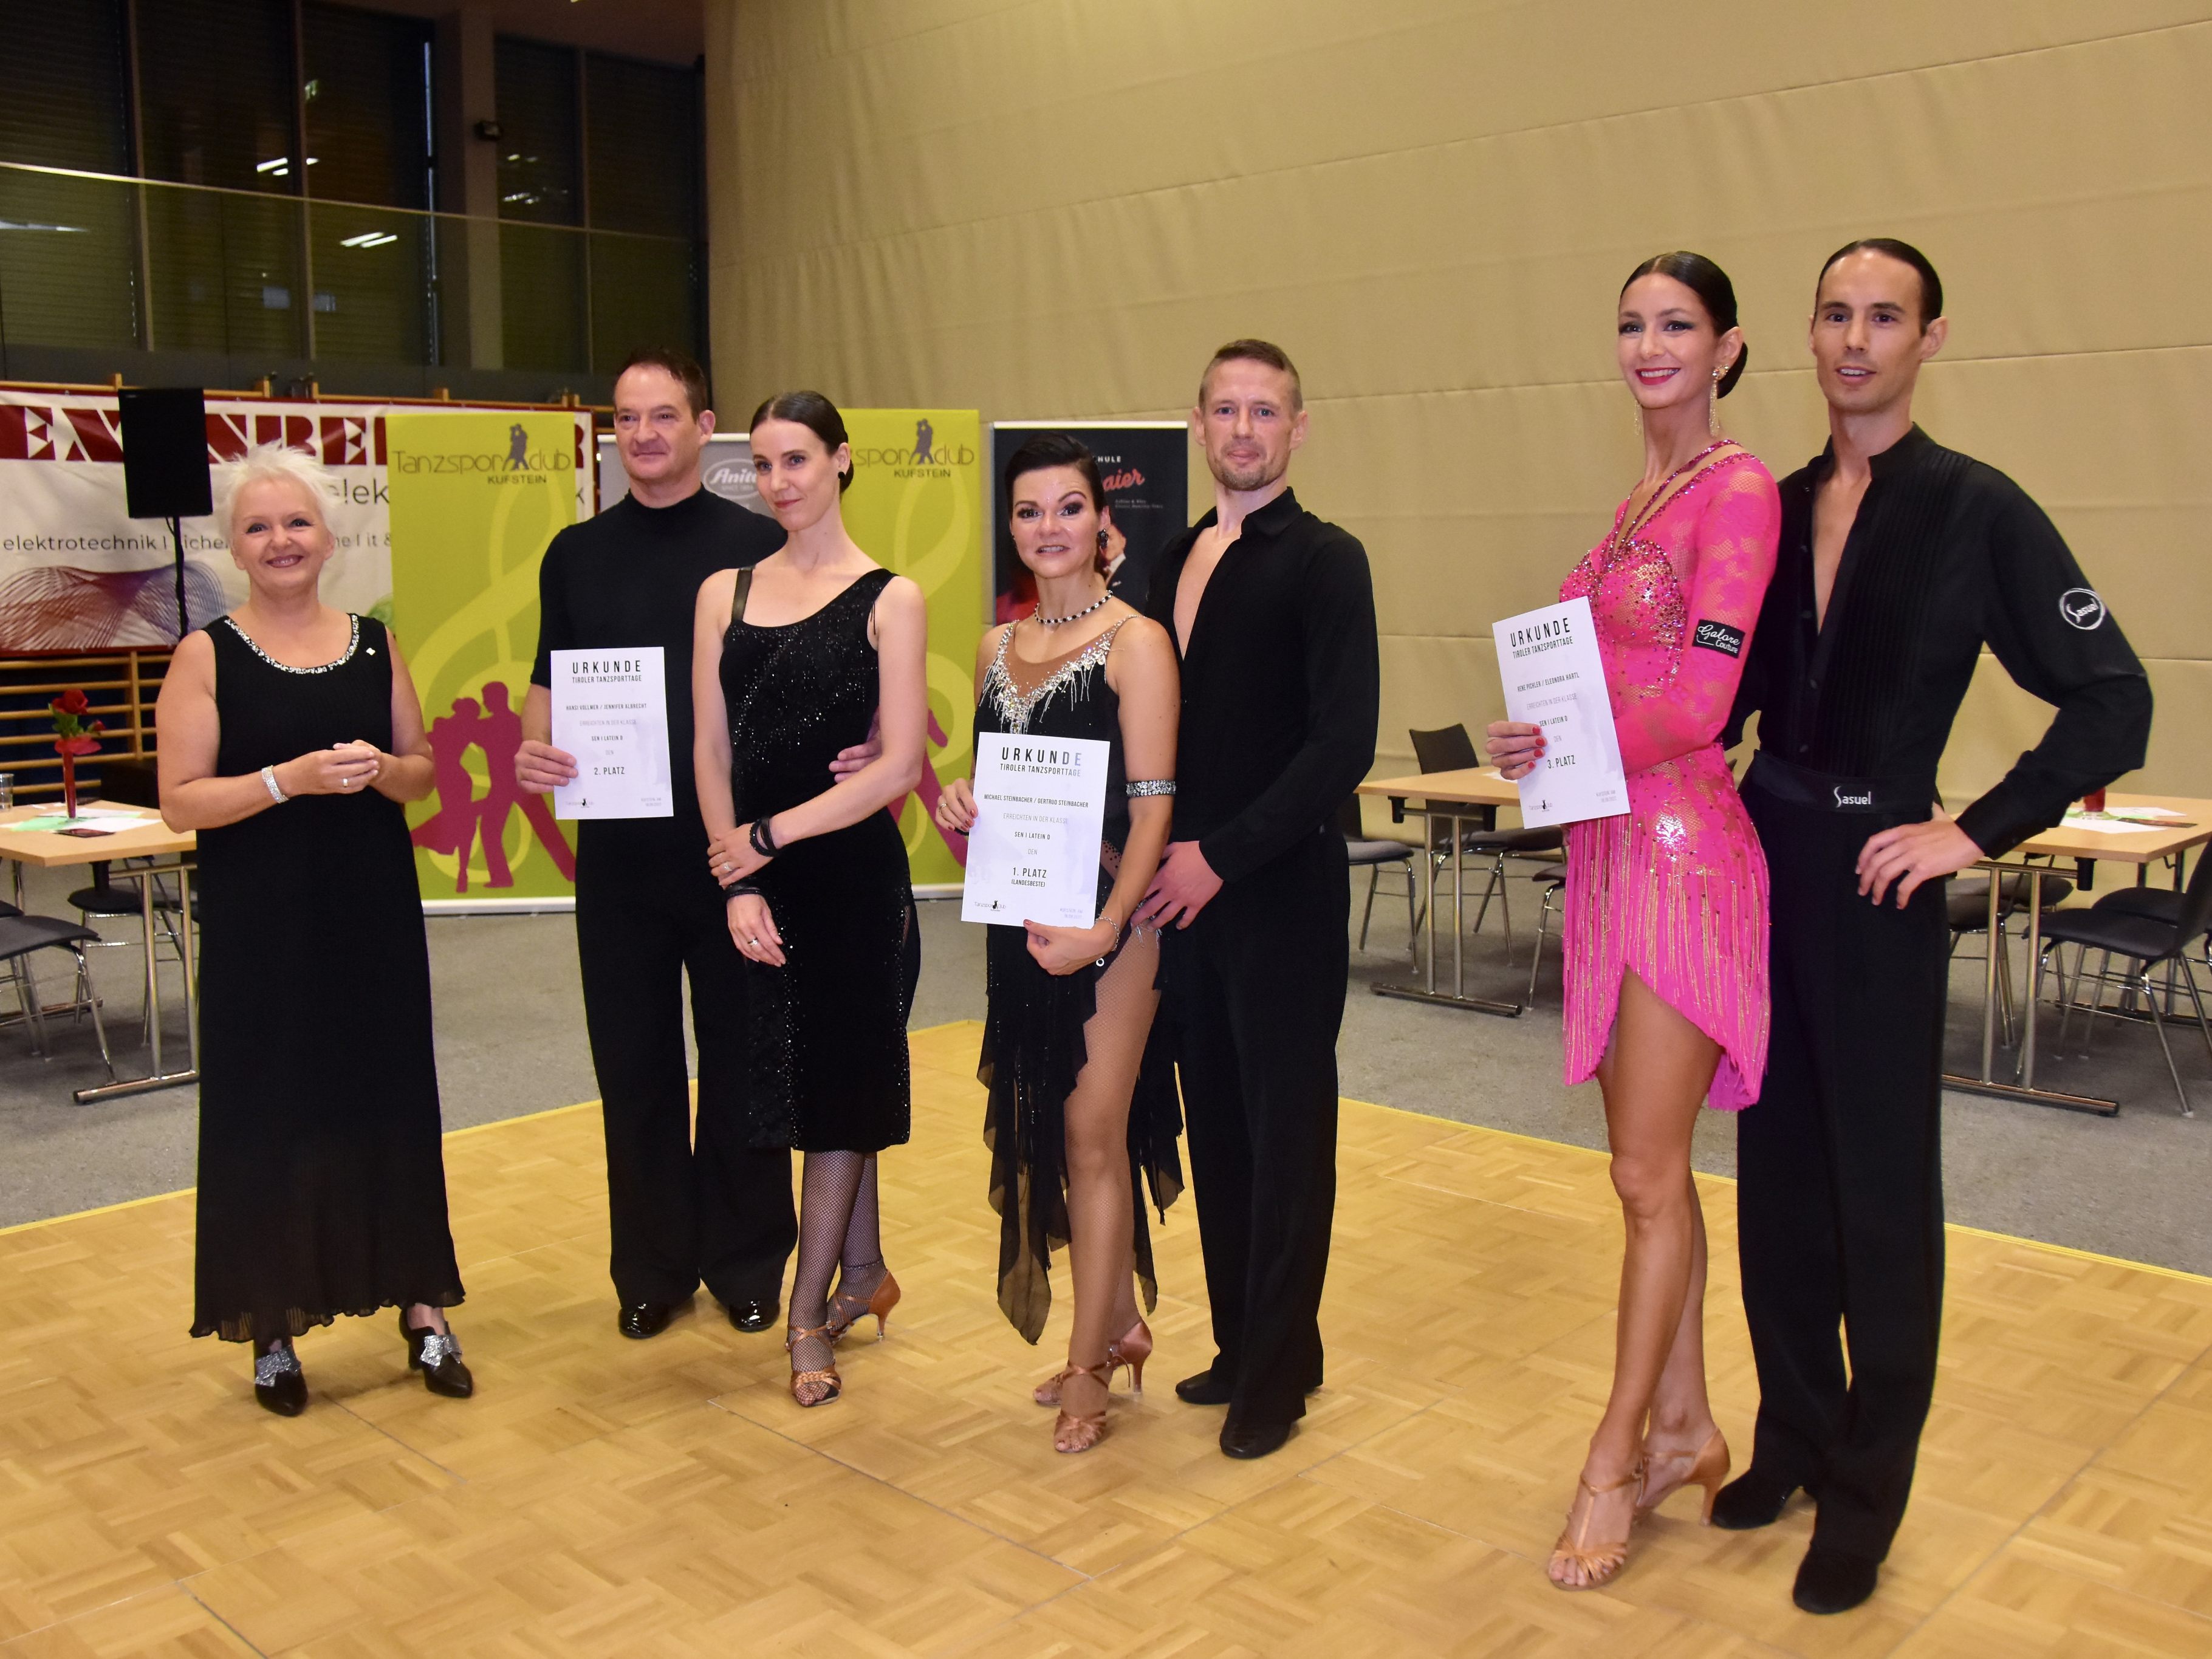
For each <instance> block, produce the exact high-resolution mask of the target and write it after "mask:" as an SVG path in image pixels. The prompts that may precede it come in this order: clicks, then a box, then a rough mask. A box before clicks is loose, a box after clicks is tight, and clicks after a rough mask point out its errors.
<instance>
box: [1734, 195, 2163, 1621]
mask: <svg viewBox="0 0 2212 1659" xmlns="http://www.w3.org/2000/svg"><path fill="white" fill-rule="evenodd" d="M1947 329H1948V325H1947V324H1946V322H1945V321H1944V319H1943V317H1942V285H1941V283H1939V282H1938V281H1937V279H1936V273H1935V271H1934V270H1933V269H1932V268H1931V267H1930V266H1929V264H1928V262H1927V260H1926V258H1924V257H1923V256H1922V255H1921V254H1920V253H1919V252H1918V251H1917V250H1916V249H1913V248H1911V247H1910V246H1906V245H1905V244H1904V243H1901V242H1893V241H1890V240H1887V239H1881V240H1873V241H1869V242H1858V243H1854V244H1852V245H1851V246H1849V247H1847V248H1844V250H1842V251H1841V252H1838V253H1837V254H1836V255H1835V256H1834V257H1833V258H1831V259H1830V260H1829V262H1828V264H1827V265H1826V267H1825V268H1824V269H1823V270H1822V272H1821V276H1820V284H1819V289H1818V291H1817V293H1816V295H1815V297H1814V312H1813V320H1812V345H1813V356H1814V365H1815V367H1816V368H1817V369H1818V371H1819V378H1820V389H1821V392H1823V394H1824V395H1825V396H1826V398H1827V402H1828V428H1829V434H1830V441H1829V444H1828V447H1827V448H1826V451H1824V452H1823V453H1821V454H1820V457H1819V458H1818V459H1815V460H1814V461H1813V463H1812V464H1811V465H1808V466H1807V467H1805V468H1803V469H1802V471H1798V472H1796V473H1794V474H1792V475H1791V476H1790V477H1789V478H1788V479H1786V480H1785V481H1784V483H1783V484H1782V534H1781V542H1780V547H1779V556H1778V561H1777V564H1776V568H1775V574H1774V580H1773V583H1772V585H1771V586H1770V587H1769V588H1768V589H1767V592H1766V599H1765V605H1764V606H1763V608H1762V609H1761V611H1760V613H1759V626H1758V629H1757V630H1756V632H1755V633H1754V635H1753V642H1752V646H1751V650H1750V653H1749V655H1748V657H1747V659H1746V664H1745V671H1744V676H1743V681H1742V687H1741V691H1740V692H1739V694H1738V696H1737V701H1736V707H1735V717H1734V720H1732V722H1731V729H1730V731H1729V733H1728V735H1727V737H1726V738H1725V739H1724V740H1725V741H1727V742H1728V743H1730V744H1734V743H1735V742H1736V741H1737V740H1738V739H1740V738H1741V735H1742V730H1743V722H1744V720H1746V718H1747V717H1748V716H1749V715H1750V714H1752V713H1753V712H1754V711H1756V712H1757V713H1758V714H1759V753H1758V755H1757V757H1755V758H1754V759H1753V763H1752V765H1751V769H1750V771H1749V773H1748V774H1747V776H1746V778H1745V780H1744V789H1743V799H1744V804H1745V805H1746V807H1747V809H1748V810H1749V811H1750V813H1751V817H1752V819H1753V823H1756V824H1757V826H1758V829H1759V840H1760V842H1761V843H1762V844H1763V845H1764V847H1765V851H1766V861H1767V868H1768V871H1769V872H1770V877H1771V884H1772V944H1771V969H1772V995H1773V1026H1772V1032H1771V1039H1770V1046H1769V1050H1768V1055H1767V1069H1766V1077H1765V1085H1764V1087H1763V1089H1762V1091H1761V1092H1760V1095H1759V1102H1758V1103H1757V1104H1756V1105H1754V1106H1753V1107H1752V1108H1751V1109H1749V1110H1748V1111H1746V1112H1745V1113H1744V1114H1743V1115H1742V1118H1741V1122H1740V1124H1739V1126H1738V1128H1737V1132H1736V1133H1737V1142H1736V1145H1737V1166H1738V1174H1739V1176H1740V1179H1741V1186H1740V1188H1739V1190H1738V1195H1737V1203H1738V1222H1737V1242H1738V1249H1739V1252H1740V1255H1741V1263H1742V1272H1743V1300H1744V1311H1745V1314H1746V1316H1747V1320H1748V1322H1749V1324H1750V1328H1751V1340H1752V1348H1753V1355H1754V1357H1755V1358H1756V1359H1757V1362H1758V1367H1759V1422H1758V1427H1757V1430H1756V1432H1755V1436H1754V1438H1753V1451H1752V1462H1751V1466H1750V1468H1748V1469H1747V1471H1746V1472H1745V1474H1743V1475H1742V1477H1741V1479H1739V1480H1735V1482H1733V1483H1732V1484H1731V1485H1729V1486H1728V1487H1727V1488H1725V1489H1724V1490H1723V1492H1721V1494H1720V1500H1719V1503H1718V1504H1717V1507H1716V1508H1715V1510H1714V1514H1713V1519H1714V1520H1715V1521H1716V1522H1717V1523H1718V1524H1720V1525H1722V1526H1724V1527H1731V1528H1748V1527H1758V1526H1764V1525H1765V1524H1767V1523H1768V1522H1771V1521H1772V1520H1774V1519H1775V1518H1776V1517H1777V1516H1779V1515H1780V1514H1781V1512H1782V1509H1783V1506H1784V1504H1787V1503H1788V1501H1789V1498H1790V1493H1791V1492H1793V1491H1795V1490H1796V1489H1797V1488H1798V1487H1800V1486H1802V1487H1803V1488H1805V1490H1806V1491H1807V1492H1808V1493H1810V1494H1812V1495H1813V1496H1814V1498H1815V1500H1816V1502H1817V1503H1818V1504H1819V1506H1820V1512H1819V1516H1818V1517H1817V1519H1816V1520H1815V1522H1814V1528H1813V1543H1812V1547H1811V1548H1810V1549H1809V1550H1808V1552H1807V1553H1806V1556H1805V1559H1804V1561H1803V1563H1802V1565H1800V1567H1799V1569H1798V1572H1797V1582H1796V1590H1795V1599H1796V1602H1797V1605H1798V1606H1799V1607H1803V1608H1804V1609H1805V1610H1806V1611H1808V1612H1809V1613H1837V1612H1841V1611H1842V1610H1844V1608H1846V1607H1856V1606H1857V1604H1858V1603H1860V1602H1861V1601H1864V1600H1865V1599H1866V1598H1867V1597H1868V1596H1869V1595H1871V1594H1872V1593H1873V1591H1874V1587H1875V1577H1876V1576H1877V1568H1878V1566H1879V1565H1880V1563H1881V1560H1882V1559H1883V1558H1884V1557H1885V1556H1886V1555H1887V1553H1888V1550H1889V1545H1890V1541H1891V1539H1892V1538H1893V1536H1894V1535H1895V1533H1896V1531H1897V1527H1898V1523H1899V1521H1900V1520H1901V1519H1902V1518H1903V1516H1904V1513H1905V1499H1906V1496H1907V1494H1908V1492H1910V1490H1911V1483H1912V1468H1913V1462H1914V1459H1915V1455H1916V1454H1917V1449H1918V1445H1919V1439H1920V1431H1921V1428H1922V1425H1923V1423H1924V1422H1925V1421H1926V1419H1927V1415H1928V1407H1929V1397H1930V1395H1932V1394H1933V1392H1934V1389H1935V1382H1936V1344H1937V1338H1938V1334H1939V1331H1940V1328H1941V1321H1942V1293H1943V1190H1942V1157H1941V1150H1940V1146H1939V1135H1938V1131H1939V1127H1940V1121H1941V1114H1942V1086H1941V1082H1940V1079H1941V1074H1942V1050H1943V1011H1944V1000H1945V995H1946V992H1947V990H1948V972H1947V960H1948V946H1949V928H1948V923H1947V920H1946V915H1945V904H1944V885H1943V884H1944V879H1945V878H1947V877H1949V876H1951V875H1953V874H1954V873H1956V872H1959V871H1960V870H1964V869H1966V868H1967V867H1968V866H1971V865H1972V864H1974V863H1975V862H1976V861H1977V860H1981V859H1984V858H1994V857H1997V856H2000V855H2002V854H2004V853H2007V852H2008V851H2010V850H2011V849H2012V848H2015V847H2016V846H2018V845H2019V844H2020V843H2021V842H2022V841H2025V840H2026V839H2027V838H2028V837H2029V836H2032V835H2034V834H2035V833H2036V832H2037V831H2039V830H2041V829H2048V828H2049V827H2050V826H2051V825H2052V824H2054V823H2057V822H2058V820H2059V818H2060V817H2062V816H2063V813H2064V812H2065V810H2066V805H2067V803H2068V802H2069V801H2070V800H2072V799H2075V797H2077V796H2080V795H2082V794H2086V793H2088V792H2089V791H2091V790H2093V789H2096V788H2099V787H2102V786H2103V785H2105V784H2106V783H2107V782H2109V781H2111V780H2112V779H2113V778H2114V777H2116V776H2118V775H2119V774H2121V773H2123V772H2125V771H2128V770H2130V769H2132V768H2135V767H2136V766H2140V765H2141V764H2142V757H2143V748H2144V744H2145V741H2146V739H2147V738H2148V734H2149V731H2150V692H2149V689H2148V684H2147V683H2146V682H2145V679H2144V678H2143V672H2142V665H2140V664H2139V663H2138V662H2137V661H2136V655H2135V653H2134V652H2133V651H2131V650H2130V649H2129V647H2128V643H2127V641H2126V640H2125V639H2124V638H2123V637H2122V636H2121V634H2120V630H2119V627H2118V623H2115V622H2114V621H2113V620H2112V617H2111V615H2110V613H2109V612H2108V611H2107V610H2106V606H2105V605H2104V602H2103V601H2102V600H2101V599H2099V598H2098V597H2097V595H2096V593H2095V592H2094V591H2093V589H2091V587H2090V586H2089V583H2088V580H2087V578H2086V577H2085V576H2083V575H2082V574H2081V567H2080V566H2079V565H2077V564H2076V563H2075V561H2074V556H2073V555H2072V554H2071V553H2070V552H2069V550H2067V547H2066V544H2065V543H2064V542H2063V540H2062V539H2060V538H2059V535H2058V532H2057V530H2056V529H2055V528H2054V527H2053V526H2052V525H2051V521H2050V520H2049V519H2047V518H2045V516H2044V514H2043V513H2042V511H2041V509H2040V508H2039V507H2037V506H2036V505H2035V503H2034V502H2033V501H2031V500H2029V499H2028V497H2027V495H2026V493H2025V492H2023V491H2022V490H2021V488H2020V487H2019V486H2018V485H2017V484H2015V483H2013V482H2012V481H2011V480H2010V479H2009V478H2008V477H2005V476H2004V475H2003V474H2002V473H2001V472H1998V471H1996V470H1995V469H1994V468H1992V467H1989V466H1985V465H1983V464H1982V463H1980V462H1978V461H1975V460H1971V459H1968V458H1967V457H1966V456H1964V455H1960V454H1958V453H1954V452H1953V451H1951V450H1948V449H1945V448H1943V447H1941V446H1940V445H1938V444H1937V443H1936V442H1935V441H1934V440H1932V439H1930V438H1929V436H1928V435H1926V434H1925V433H1923V432H1922V431H1921V430H1920V428H1918V427H1917V426H1915V425H1913V424H1912V412H1911V402H1912V391H1913V386H1914V382H1915V380H1916V379H1917V375H1918V373H1919V368H1920V365H1921V364H1922V363H1923V362H1926V361H1927V360H1928V359H1929V358H1930V357H1932V356H1935V355H1936V351H1937V350H1938V349H1940V348H1941V347H1942V343H1943V339H1944V336H1945V333H1946V331H1947ZM1984 645H1986V646H1987V647H1989V649H1990V651H1991V652H1993V653H1995V654H1996V659H1997V660H1998V661H1999V662H2000V663H2002V665H2003V666H2004V668H2005V670H2006V671H2007V672H2008V673H2009V674H2010V675H2011V676H2012V677H2013V678H2014V679H2015V681H2017V682H2018V683H2019V684H2021V686H2023V687H2025V688H2026V689H2027V690H2029V691H2032V692H2033V693H2034V694H2035V695H2036V696H2039V697H2040V698H2042V699H2043V700H2044V701H2045V702H2049V703H2052V704H2055V705H2056V706H2057V710H2058V713H2057V717H2056V718H2055V719H2054V720H2052V721H2051V726H2050V728H2049V729H2048V730H2047V731H2046V732H2045V733H2044V736H2043V740H2042V741H2041V742H2040V743H2039V744H2037V745H2036V746H2035V748H2034V749H2033V750H2030V751H2029V752H2028V753H2027V754H2025V755H2022V756H2021V757H2020V760H2019V762H2018V763H2017V764H2015V766H2014V767H2013V769H2012V770H2011V771H2010V772H2009V773H2008V774H2007V775H2005V777H2004V778H2003V780H2002V781H2000V782H1999V783H1998V784H1997V785H1996V787H1994V788H1993V789H1991V790H1990V792H1989V793H1986V794H1984V796H1982V798H1981V799H1978V800H1977V801H1975V802H1974V803H1973V804H1972V805H1970V806H1968V807H1967V808H1966V810H1965V811H1962V812H1960V814H1959V815H1958V817H1956V818H1955V819H1954V818H1953V817H1949V816H1948V815H1947V814H1946V813H1945V812H1944V811H1942V808H1941V807H1940V806H1939V805H1936V763H1937V762H1938V761H1939V760H1940V759H1941V758H1942V753H1943V746H1944V744H1945V743H1946V742H1947V741H1948V739H1949V737H1950V734H1951V723H1952V720H1953V719H1954V716H1955V715H1956V714H1957V713H1958V709H1959V704H1960V700H1961V699H1962V698H1963V697H1964V696H1966V686H1967V683H1968V682H1969V681H1970V680H1971V679H1972V677H1973V672H1974V665H1975V662H1976V660H1977V659H1978V656H1979V655H1980V653H1981V650H1982V648H1983V647H1984ZM1992 948H1995V946H1994V942H1993V943H1992ZM1839 1323H1840V1324H1841V1326H1842V1327H1843V1329H1844V1334H1845V1335H1846V1337H1847V1338H1848V1340H1849V1346H1850V1369H1849V1372H1848V1376H1847V1375H1846V1371H1845V1368H1844V1345H1843V1343H1842V1342H1840V1341H1839V1340H1838V1324H1839Z"/></svg>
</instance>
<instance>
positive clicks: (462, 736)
mask: <svg viewBox="0 0 2212 1659" xmlns="http://www.w3.org/2000/svg"><path fill="white" fill-rule="evenodd" d="M471 746H474V747H476V748H477V749H481V750H483V757H484V769H485V772H486V774H487V776H488V781H487V785H486V787H485V790H484V793H483V796H482V797H481V798H479V797H478V796H477V793H476V781H475V780H474V779H473V778H471V776H470V775H469V769H468V752H469V750H470V748H471ZM521 746H522V716H521V715H520V714H519V713H517V712H516V710H515V708H513V704H512V703H511V702H509V700H508V694H507V684H506V682H505V681H503V680H493V681H491V682H490V683H489V684H487V685H486V686H485V687H484V688H483V701H482V702H478V701H477V699H476V698H474V697H456V698H455V699H454V700H453V709H452V712H451V713H449V714H442V715H441V716H440V717H439V718H438V719H436V720H433V721H431V722H430V760H431V763H432V765H433V766H434V767H435V769H436V772H435V775H436V778H437V789H438V810H437V811H435V812H434V813H432V814H431V815H430V816H429V817H427V818H425V819H424V820H423V821H422V823H418V824H416V826H415V828H414V829H413V830H412V831H411V832H410V835H411V837H412V839H413V841H414V842H415V844H416V846H417V847H426V848H429V850H430V851H432V852H434V853H450V854H453V856H454V858H455V859H456V860H457V864H456V867H455V869H454V872H453V890H454V891H455V892H456V893H465V892H467V891H468V890H469V859H470V855H471V848H472V847H474V846H475V845H477V844H478V843H479V842H480V843H481V844H482V846H483V857H484V869H485V881H486V884H487V885H489V886H492V887H512V886H513V885H514V872H513V870H512V869H510V868H509V867H508V866H507V817H508V815H509V814H510V813H512V812H513V811H514V809H515V808H517V807H518V806H519V807H520V808H521V809H522V817H523V821H524V822H525V823H527V824H528V825H529V826H530V829H531V832H532V834H534V835H535V836H537V837H538V844H539V845H540V846H542V847H543V848H544V849H545V851H546V852H547V853H548V854H550V856H551V858H552V860H553V864H554V867H555V868H556V869H557V870H559V871H560V872H561V875H562V879H563V880H566V881H574V879H575V878H576V855H575V854H574V852H573V851H572V850H571V849H570V848H569V846H568V837H567V836H564V835H562V833H561V826H560V824H559V823H556V821H555V819H554V817H553V808H552V805H551V804H550V802H549V801H548V800H547V799H546V798H545V797H544V796H543V795H526V794H525V793H522V791H521V789H520V787H518V786H517V785H516V783H515V781H514V757H515V751H516V750H519V749H520V748H521Z"/></svg>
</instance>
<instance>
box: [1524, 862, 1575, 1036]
mask: <svg viewBox="0 0 2212 1659" xmlns="http://www.w3.org/2000/svg"><path fill="white" fill-rule="evenodd" d="M1528 879H1529V880H1531V881H1533V882H1536V883H1538V884H1541V886H1542V888H1543V890H1544V903H1543V908H1541V909H1539V910H1538V911H1537V912H1536V949H1535V951H1534V953H1533V954H1531V955H1530V957H1529V958H1528V1000H1529V1001H1530V1002H1531V1003H1533V1002H1534V1001H1535V1000H1536V969H1538V968H1540V967H1541V966H1542V965H1543V962H1544V929H1545V924H1546V923H1547V922H1548V921H1551V919H1552V907H1553V905H1554V904H1557V903H1559V902H1560V896H1561V895H1562V894H1563V893H1564V892H1565V890H1566V885H1567V866H1565V865H1564V864H1547V865H1542V866H1539V867H1538V868H1537V869H1535V870H1534V871H1532V872H1530V873H1529V876H1528Z"/></svg>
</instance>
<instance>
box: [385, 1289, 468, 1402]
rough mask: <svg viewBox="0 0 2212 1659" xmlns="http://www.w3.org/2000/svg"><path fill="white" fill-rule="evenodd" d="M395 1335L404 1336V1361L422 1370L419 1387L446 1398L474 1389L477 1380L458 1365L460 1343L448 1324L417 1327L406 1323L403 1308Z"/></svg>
mask: <svg viewBox="0 0 2212 1659" xmlns="http://www.w3.org/2000/svg"><path fill="white" fill-rule="evenodd" d="M399 1334H401V1335H402V1336H404V1337H405V1338H406V1339H407V1364H408V1368H409V1369H410V1370H417V1371H420V1372H422V1386H423V1387H424V1388H426V1389H429V1391H430V1392H431V1393H432V1394H441V1395H445V1396H446V1398H447V1399H448V1400H466V1399H467V1398H468V1397H469V1396H470V1395H472V1394H474V1393H475V1392H476V1391H477V1380H476V1378H475V1377H473V1376H470V1375H469V1368H468V1367H467V1366H466V1365H464V1364H461V1344H460V1340H459V1338H458V1337H456V1336H455V1335H454V1334H453V1331H452V1329H451V1328H450V1327H449V1328H447V1329H446V1330H442V1331H441V1330H440V1329H438V1328H436V1327H435V1326H434V1325H424V1326H422V1327H420V1328H417V1327H416V1326H413V1325H410V1324H409V1323H408V1322H407V1310H406V1309H404V1308H402V1309H401V1310H399Z"/></svg>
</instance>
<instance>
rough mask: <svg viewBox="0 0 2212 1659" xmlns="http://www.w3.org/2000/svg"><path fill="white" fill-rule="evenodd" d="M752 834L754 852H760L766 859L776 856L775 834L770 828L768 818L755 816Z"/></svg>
mask: <svg viewBox="0 0 2212 1659" xmlns="http://www.w3.org/2000/svg"><path fill="white" fill-rule="evenodd" d="M750 836H751V838H752V843H753V851H754V852H756V853H758V854H760V855H761V856H762V857H763V858H764V859H772V858H774V857H775V833H774V832H773V831H772V830H770V829H769V827H768V820H767V819H766V818H764V817H763V818H755V819H754V820H753V823H752V829H751V830H750Z"/></svg>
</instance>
